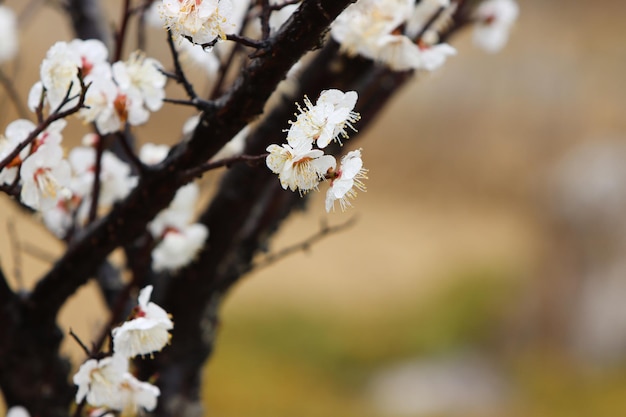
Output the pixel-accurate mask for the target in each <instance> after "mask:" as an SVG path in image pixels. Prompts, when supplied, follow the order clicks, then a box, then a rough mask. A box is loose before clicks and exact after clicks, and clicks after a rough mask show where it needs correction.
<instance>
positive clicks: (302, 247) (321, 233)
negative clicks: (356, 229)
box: [247, 217, 356, 272]
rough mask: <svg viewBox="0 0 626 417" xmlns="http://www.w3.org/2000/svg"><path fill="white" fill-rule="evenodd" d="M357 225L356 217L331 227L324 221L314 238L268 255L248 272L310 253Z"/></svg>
mask: <svg viewBox="0 0 626 417" xmlns="http://www.w3.org/2000/svg"><path fill="white" fill-rule="evenodd" d="M355 224H356V217H350V218H349V219H348V220H346V221H344V222H343V223H340V224H337V225H335V226H329V225H328V223H326V221H322V222H321V224H320V230H318V231H317V233H315V234H314V235H312V236H309V237H308V238H306V239H305V240H303V241H302V242H298V243H296V244H293V245H291V246H287V247H286V248H284V249H281V250H279V251H278V252H276V253H270V254H268V255H267V256H266V257H265V258H263V259H261V260H260V261H258V262H256V263H253V264H251V265H250V269H249V270H248V271H247V272H250V271H258V270H259V269H262V268H265V267H268V266H270V265H273V264H275V263H276V262H278V261H280V260H282V259H284V258H286V257H288V256H290V255H293V254H294V253H297V252H305V251H308V250H309V249H310V248H311V246H313V245H314V244H316V243H317V242H319V241H320V240H322V239H324V238H326V237H328V236H329V235H332V234H335V233H339V232H342V231H344V230H346V229H348V228H350V227H352V226H354V225H355Z"/></svg>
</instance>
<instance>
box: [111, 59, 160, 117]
mask: <svg viewBox="0 0 626 417" xmlns="http://www.w3.org/2000/svg"><path fill="white" fill-rule="evenodd" d="M161 68H163V66H162V65H161V63H160V62H159V61H157V60H156V59H153V58H148V57H146V56H145V55H144V54H143V53H141V52H138V51H136V52H134V53H132V54H131V56H130V58H129V59H128V60H127V61H125V62H122V61H119V62H116V63H115V64H113V78H114V79H115V81H116V83H117V85H118V86H119V87H120V90H121V91H122V92H124V93H126V94H129V92H132V95H133V96H139V97H141V99H142V100H143V103H144V104H145V106H146V107H147V108H148V109H149V110H150V111H157V110H159V109H160V108H161V107H162V106H163V98H165V89H164V88H165V83H166V82H167V77H166V76H165V75H164V74H163V73H162V72H161V71H160V70H161Z"/></svg>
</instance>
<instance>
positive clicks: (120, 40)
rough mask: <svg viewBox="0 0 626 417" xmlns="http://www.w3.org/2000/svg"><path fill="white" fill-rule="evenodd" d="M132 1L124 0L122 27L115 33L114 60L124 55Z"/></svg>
mask: <svg viewBox="0 0 626 417" xmlns="http://www.w3.org/2000/svg"><path fill="white" fill-rule="evenodd" d="M130 1H131V0H124V7H122V23H121V24H120V29H119V30H118V31H117V33H116V34H115V53H114V54H113V62H116V61H119V60H120V59H121V57H122V50H123V49H124V41H125V39H126V31H127V29H128V20H129V19H130V15H131V10H130Z"/></svg>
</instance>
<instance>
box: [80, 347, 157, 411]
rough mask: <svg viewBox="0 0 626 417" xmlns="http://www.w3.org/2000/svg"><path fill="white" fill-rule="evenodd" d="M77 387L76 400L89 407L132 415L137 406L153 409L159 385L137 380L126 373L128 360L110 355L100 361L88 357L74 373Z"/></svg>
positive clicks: (138, 407) (137, 408)
mask: <svg viewBox="0 0 626 417" xmlns="http://www.w3.org/2000/svg"><path fill="white" fill-rule="evenodd" d="M73 382H74V384H75V385H77V386H78V391H77V392H76V403H80V402H82V401H83V399H84V400H86V401H87V403H88V404H89V405H91V406H93V407H103V408H105V409H110V410H115V411H121V412H122V415H123V416H135V415H137V413H138V412H139V409H140V408H145V409H146V410H147V411H152V410H154V409H155V408H156V404H157V398H158V397H159V395H160V394H161V392H160V390H159V388H157V387H155V386H154V385H152V384H149V383H147V382H141V381H139V380H138V379H137V378H135V377H134V376H133V375H132V374H131V373H130V372H128V359H126V358H124V357H123V356H120V355H113V356H110V357H107V358H104V359H101V360H96V359H89V360H88V361H86V362H85V363H83V364H82V365H81V367H80V369H79V370H78V372H76V374H75V375H74V378H73Z"/></svg>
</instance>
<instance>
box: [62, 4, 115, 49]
mask: <svg viewBox="0 0 626 417" xmlns="http://www.w3.org/2000/svg"><path fill="white" fill-rule="evenodd" d="M65 11H66V12H67V14H68V16H69V17H70V20H71V21H72V27H73V28H74V33H75V34H76V37H78V38H80V39H99V40H101V41H102V42H104V44H110V41H111V33H110V30H109V26H108V19H107V16H106V15H105V13H104V11H103V10H102V6H101V4H100V0H69V1H68V3H67V5H66V6H65Z"/></svg>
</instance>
